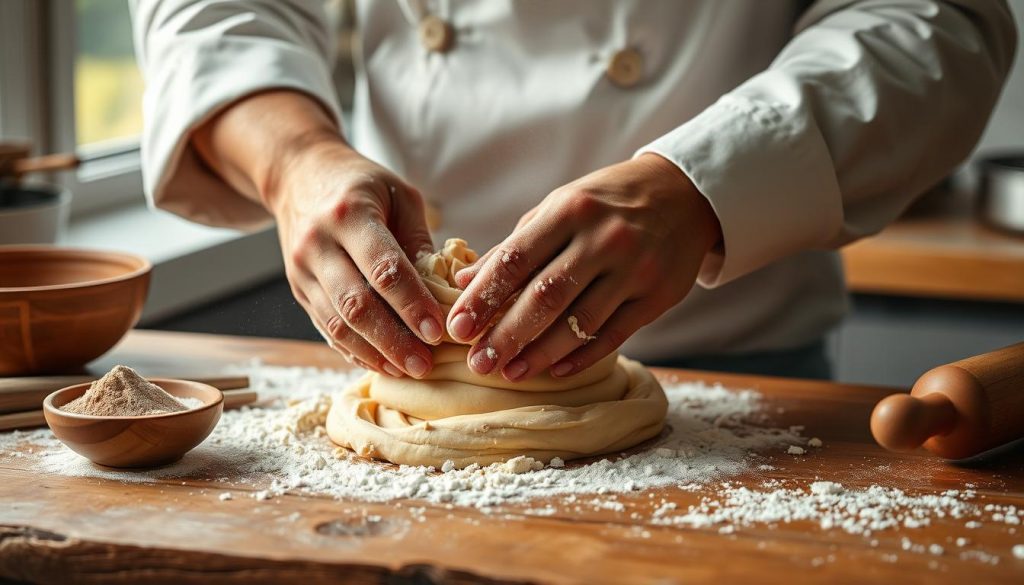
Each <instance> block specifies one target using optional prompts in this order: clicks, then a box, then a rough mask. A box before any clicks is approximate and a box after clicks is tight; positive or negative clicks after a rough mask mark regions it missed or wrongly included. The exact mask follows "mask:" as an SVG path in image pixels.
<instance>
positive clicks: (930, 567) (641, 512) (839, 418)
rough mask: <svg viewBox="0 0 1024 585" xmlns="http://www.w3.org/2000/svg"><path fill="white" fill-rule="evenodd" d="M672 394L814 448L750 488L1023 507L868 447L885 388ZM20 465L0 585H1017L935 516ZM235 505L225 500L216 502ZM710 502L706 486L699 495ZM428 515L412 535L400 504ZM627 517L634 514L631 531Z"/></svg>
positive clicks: (220, 357)
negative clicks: (732, 405)
mask: <svg viewBox="0 0 1024 585" xmlns="http://www.w3.org/2000/svg"><path fill="white" fill-rule="evenodd" d="M257 357H258V358H260V359H262V360H263V361H264V362H266V363H268V364H281V365H313V366H321V367H337V368H343V367H345V365H344V362H343V361H342V360H341V359H340V358H338V357H337V356H335V355H334V354H333V353H332V352H331V350H329V349H328V348H326V347H324V346H323V345H321V344H317V343H307V342H296V341H275V340H267V339H252V338H250V339H243V338H235V337H216V336H202V335H193V334H172V333H156V332H143V331H136V332H133V333H132V334H130V335H129V337H128V338H127V339H126V341H125V342H124V343H123V344H122V345H121V346H120V347H118V348H117V349H116V350H115V352H114V353H113V354H112V355H110V356H107V357H106V358H104V359H103V360H102V361H101V362H99V363H97V364H95V366H94V368H96V369H97V371H98V370H103V369H106V368H108V367H110V366H111V365H113V364H114V363H125V364H128V365H131V366H132V367H136V368H138V369H139V370H140V371H142V372H143V373H144V374H146V375H151V376H152V375H159V374H162V373H165V372H168V371H175V370H176V371H181V369H182V367H183V366H188V370H189V371H196V372H199V371H209V372H216V371H218V369H219V368H220V367H221V366H223V365H225V364H227V363H237V362H240V361H245V360H249V359H251V358H257ZM659 374H660V375H663V376H675V377H676V378H678V379H681V380H696V379H700V380H707V381H720V382H722V383H724V384H725V385H727V386H730V387H736V388H754V389H756V390H758V391H760V392H762V393H763V394H764V395H765V396H766V402H767V405H768V407H769V411H771V412H776V408H778V407H781V408H783V409H784V412H783V413H781V414H778V415H773V417H772V422H773V424H778V425H783V426H784V425H790V424H802V425H806V427H807V428H806V434H807V435H808V436H818V437H821V438H822V439H823V440H824V442H825V446H824V447H823V448H822V449H820V450H814V451H813V452H812V453H811V454H810V455H808V456H806V457H792V456H785V455H782V456H778V457H776V458H775V461H773V462H772V463H773V465H774V466H775V470H774V471H771V472H767V473H756V474H755V473H751V474H748V475H744V476H739V477H736V478H734V480H735V481H736V482H737V483H741V484H744V485H748V486H750V487H752V488H757V487H758V486H759V485H760V483H761V482H763V481H765V480H766V479H772V478H774V479H781V480H798V481H801V482H809V481H814V480H815V479H827V480H831V481H838V482H841V483H843V484H844V485H848V486H868V485H872V484H880V485H885V486H890V487H899V488H902V489H905V490H908V491H912V492H915V493H916V492H924V493H935V492H939V491H943V490H946V489H961V488H963V487H964V486H965V485H966V484H967V483H972V484H974V485H975V486H976V489H977V491H978V499H977V501H976V503H977V504H981V505H984V504H986V503H995V504H1004V505H1005V504H1014V505H1016V506H1018V508H1024V463H1022V460H1024V457H1022V451H1024V450H1022V449H1021V448H1020V447H1019V446H1018V447H1016V448H1011V449H1007V450H1004V452H1002V453H1000V454H995V455H993V456H990V457H988V458H985V459H981V460H978V461H975V462H973V463H972V464H970V465H963V464H961V465H953V464H950V463H946V462H942V461H939V460H936V459H934V458H932V457H930V456H928V455H926V454H925V453H924V452H923V451H922V452H916V453H913V454H909V455H907V454H902V455H898V454H892V453H888V452H885V451H882V450H881V449H880V448H878V447H877V446H875V445H874V443H873V442H872V441H871V439H870V436H869V433H868V424H867V422H868V417H869V414H870V411H871V407H872V406H873V405H874V403H875V402H876V401H877V400H878V399H879V398H881V397H883V396H885V395H887V394H888V393H890V392H892V389H889V388H870V387H856V386H845V385H838V384H829V383H822V382H809V381H796V380H786V379H776V378H761V377H750V376H733V375H721V374H714V373H708V372H683V371H677V372H665V371H662V372H659ZM33 467H34V464H33V456H32V454H30V453H28V454H23V455H22V456H20V457H6V456H4V455H3V454H0V575H2V576H5V577H7V578H11V579H18V580H25V581H37V582H43V583H74V582H80V583H101V582H109V583H135V582H146V583H191V582H200V581H212V582H223V583H274V582H301V583H336V582H353V583H435V582H437V583H467V582H517V583H518V582H551V583H564V582H585V583H599V582H618V583H780V584H782V583H786V584H791V583H811V582H828V583H854V582H878V583H901V584H902V583H964V582H972V583H1021V582H1024V560H1018V559H1015V558H1014V557H1013V555H1012V554H1011V552H1010V550H1011V547H1012V546H1013V545H1014V544H1017V543H1024V530H1022V529H1021V527H1019V528H1018V529H1016V530H1015V531H1014V532H1011V528H1012V527H1008V526H1006V525H1003V524H1000V523H995V522H985V523H983V524H982V525H981V526H980V527H978V528H976V529H973V530H968V529H966V528H965V527H964V520H963V519H952V518H945V519H940V520H938V521H935V522H933V523H932V525H930V526H927V527H924V528H918V529H912V530H910V529H900V530H890V531H884V532H876V533H875V534H874V535H873V536H872V538H873V539H875V540H876V541H877V542H876V543H875V546H872V544H871V541H870V539H866V538H864V537H863V536H857V535H851V534H847V533H845V532H842V531H839V530H829V531H825V530H821V529H820V528H819V527H818V526H817V525H814V524H811V523H807V522H794V523H791V524H782V525H778V526H774V527H771V526H755V527H749V528H743V529H740V530H738V531H737V532H735V533H733V534H720V533H719V532H718V530H717V528H714V527H712V528H707V529H694V528H684V527H665V526H657V525H651V524H650V523H649V519H650V517H651V512H652V511H653V509H654V508H655V507H656V505H657V504H656V502H657V503H660V502H661V500H662V499H664V500H668V501H671V502H674V503H676V504H677V505H678V506H679V508H683V509H685V508H686V507H687V506H689V505H691V504H695V503H697V502H698V501H699V500H700V498H701V496H702V495H706V494H707V493H710V492H705V493H702V492H686V491H682V490H677V489H659V490H656V491H655V492H653V493H654V495H655V496H656V497H651V493H649V492H640V493H634V494H631V495H624V496H621V497H620V498H619V499H620V501H622V502H623V503H624V504H625V505H626V510H625V511H624V512H617V511H613V510H594V509H590V508H583V509H582V510H581V511H576V510H570V509H565V508H564V507H560V506H557V505H556V507H557V508H558V511H557V513H556V514H554V515H552V516H544V517H537V516H532V515H530V514H528V513H527V511H528V509H529V508H536V507H538V506H542V505H543V504H544V502H542V501H541V502H531V503H530V504H528V505H510V506H505V507H504V509H503V510H502V511H501V513H500V514H493V513H492V514H485V513H483V512H482V511H480V510H476V509H461V508H452V509H448V508H446V507H445V506H444V505H431V504H423V503H421V502H411V501H404V502H390V503H361V502H352V501H338V500H334V499H330V498H323V497H312V496H299V495H285V496H282V497H277V498H274V499H272V500H267V501H258V500H255V499H253V498H250V497H244V496H245V490H252V489H253V488H252V487H251V486H244V485H239V484H234V483H232V482H231V481H230V480H229V481H224V480H214V479H206V478H196V479H193V480H189V481H185V482H182V481H180V480H176V481H170V480H168V481H158V482H154V483H151V484H124V483H119V482H115V481H111V480H103V479H96V478H78V477H62V476H54V475H41V474H40V473H37V472H34V471H33ZM224 490H231V491H232V492H235V493H236V497H235V499H233V500H230V501H220V500H219V499H218V495H219V494H220V493H221V492H222V491H224ZM709 490H710V488H709ZM424 505H425V506H426V510H425V512H423V515H424V516H425V517H426V520H425V521H422V522H420V521H417V517H416V516H415V515H414V514H412V513H410V510H409V508H410V507H411V506H417V507H419V506H424ZM634 513H636V514H635V515H634ZM961 536H964V537H969V539H970V543H971V544H970V547H969V548H971V549H972V550H973V549H976V550H979V551H982V552H985V553H986V554H992V555H996V556H998V557H999V562H998V563H995V564H993V563H991V562H982V561H980V560H978V559H975V558H961V557H960V556H958V555H957V554H956V547H955V546H953V545H952V544H948V545H946V549H947V550H948V551H950V552H949V553H947V554H943V555H939V556H936V555H932V554H928V553H915V552H912V551H905V550H903V546H902V541H901V539H902V538H903V537H908V538H910V539H911V540H912V541H913V542H925V543H927V542H942V543H944V544H945V543H947V542H950V541H951V540H953V539H955V538H956V537H961Z"/></svg>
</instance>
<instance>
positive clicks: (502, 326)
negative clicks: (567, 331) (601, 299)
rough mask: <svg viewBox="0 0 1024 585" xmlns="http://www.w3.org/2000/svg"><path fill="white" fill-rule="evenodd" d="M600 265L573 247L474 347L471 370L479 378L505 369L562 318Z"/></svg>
mask: <svg viewBox="0 0 1024 585" xmlns="http://www.w3.org/2000/svg"><path fill="white" fill-rule="evenodd" d="M601 265H602V264H601V261H600V260H599V259H598V258H596V257H594V256H593V255H589V254H586V252H585V248H584V247H583V246H582V245H580V244H573V245H570V246H569V247H568V248H567V249H566V250H564V251H563V252H562V253H561V254H559V255H558V256H557V257H556V258H555V259H554V260H553V261H552V262H551V263H550V264H548V265H547V266H545V267H544V268H543V269H542V270H541V271H540V272H539V273H538V274H537V276H536V278H534V279H533V280H531V281H530V283H529V286H527V287H526V288H525V289H523V292H522V293H521V294H520V295H519V297H518V298H517V299H516V300H515V302H513V303H512V306H510V307H509V308H508V311H506V312H505V314H504V315H502V316H501V318H500V319H498V322H497V323H495V324H494V327H492V328H491V329H490V330H488V331H487V332H486V333H484V335H483V337H481V338H480V340H479V341H477V343H476V344H474V346H473V347H472V348H471V349H470V351H469V367H470V368H471V369H472V370H473V371H475V372H477V373H479V374H488V373H490V372H491V371H492V370H494V369H499V370H500V369H502V368H504V367H505V364H507V363H508V362H509V360H511V359H512V358H514V357H515V356H517V355H519V352H521V351H522V350H523V348H524V347H526V345H527V344H529V343H530V342H531V341H533V340H534V339H536V338H537V337H539V336H540V335H541V334H542V333H543V332H544V331H545V330H546V329H548V328H549V327H550V326H551V325H552V323H554V322H555V321H556V320H558V319H559V318H560V316H561V315H562V313H563V312H564V311H565V310H566V309H567V308H569V304H570V303H572V302H573V301H574V300H576V297H578V296H579V295H580V294H581V293H582V292H583V291H584V289H585V288H586V287H587V286H588V285H589V284H590V283H591V281H593V279H595V278H597V275H598V273H599V271H600V269H601Z"/></svg>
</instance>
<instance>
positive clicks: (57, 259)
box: [0, 246, 151, 376]
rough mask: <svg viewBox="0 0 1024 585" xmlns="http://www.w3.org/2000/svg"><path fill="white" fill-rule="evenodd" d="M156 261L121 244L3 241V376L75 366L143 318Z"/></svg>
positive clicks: (0, 320) (0, 287) (0, 352)
mask: <svg viewBox="0 0 1024 585" xmlns="http://www.w3.org/2000/svg"><path fill="white" fill-rule="evenodd" d="M150 269H151V266H150V264H149V262H148V261H147V260H146V259H144V258H141V257H139V256H135V255H132V254H122V253H117V252H99V251H90V250H73V249H68V248H58V247H53V246H0V376H18V375H25V374H40V373H53V372H63V371H72V370H75V369H77V368H79V367H81V366H82V365H84V364H86V363H88V362H90V361H92V360H94V359H96V358H97V357H99V356H101V355H103V354H104V353H106V351H107V350H109V349H110V348H112V347H114V345H115V344H116V343H117V342H118V341H119V340H120V339H121V338H122V337H124V334H125V333H127V332H128V330H129V329H131V328H132V327H133V326H134V325H135V323H136V322H137V321H138V320H139V314H140V313H141V312H142V305H143V303H144V302H145V300H146V293H147V292H148V291H149V273H150Z"/></svg>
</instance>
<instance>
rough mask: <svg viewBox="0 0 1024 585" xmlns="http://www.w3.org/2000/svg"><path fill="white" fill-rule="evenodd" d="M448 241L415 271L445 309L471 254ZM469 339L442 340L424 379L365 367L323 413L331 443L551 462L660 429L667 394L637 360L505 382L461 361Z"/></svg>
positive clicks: (628, 443)
mask: <svg viewBox="0 0 1024 585" xmlns="http://www.w3.org/2000/svg"><path fill="white" fill-rule="evenodd" d="M476 258H477V256H476V254H475V253H474V252H473V251H472V250H470V249H469V248H467V247H466V243H465V242H464V241H462V240H458V239H451V240H448V242H446V243H445V246H444V248H443V249H442V250H441V251H440V252H437V253H434V254H430V255H428V256H424V257H422V258H420V259H419V260H418V261H417V262H416V268H417V270H418V271H419V272H420V275H421V277H422V278H423V281H424V283H426V285H427V288H428V289H429V290H430V292H431V293H432V294H433V295H434V297H435V298H436V299H437V300H438V302H439V303H440V305H441V309H442V310H443V311H444V312H445V313H446V314H447V312H448V311H449V310H450V309H451V307H452V305H453V304H454V303H455V301H456V300H457V299H458V297H459V295H460V294H461V293H462V291H461V290H459V289H458V288H457V287H456V286H455V283H454V275H455V273H457V272H458V271H459V270H460V269H462V268H463V267H464V266H467V265H469V264H472V263H473V262H474V261H475V260H476ZM468 351H469V346H468V345H462V344H457V343H454V342H453V341H452V340H451V339H450V338H446V339H445V340H444V341H443V342H442V343H441V344H440V345H438V346H437V347H435V348H434V349H433V354H434V363H435V365H434V369H433V371H431V373H430V374H429V375H428V376H427V377H426V378H425V379H422V380H416V379H414V378H408V377H406V378H392V377H390V376H382V375H379V374H376V373H373V372H371V373H368V374H367V375H366V376H364V377H363V378H362V379H360V380H359V381H358V382H356V383H355V384H353V385H352V386H351V387H349V388H346V389H345V390H344V391H343V392H342V393H341V395H340V396H338V397H336V398H335V400H334V402H333V404H332V406H331V410H330V412H329V413H328V416H327V433H328V435H329V436H330V438H331V440H333V441H334V442H335V443H337V444H339V445H341V446H343V447H348V448H350V449H352V450H353V451H355V452H356V453H358V454H359V455H361V456H364V457H372V458H374V459H383V460H386V461H390V462H392V463H398V464H404V465H433V466H434V467H441V465H443V464H444V462H445V461H449V460H450V461H452V462H453V463H454V464H455V466H456V467H460V468H461V467H465V466H467V465H470V464H473V463H479V464H481V465H487V464H490V463H495V462H501V461H506V460H508V459H511V458H513V457H517V456H520V455H526V456H529V457H533V458H534V459H537V460H540V461H544V462H548V461H550V460H551V459H552V458H554V457H559V458H561V459H564V460H568V459H575V458H579V457H587V456H591V455H601V454H604V453H610V452H614V451H621V450H623V449H627V448H629V447H632V446H633V445H636V444H638V443H640V442H643V441H645V440H647V439H649V438H651V437H654V436H655V435H657V434H658V433H660V432H661V428H662V426H663V423H664V419H665V412H666V410H667V408H668V401H667V400H666V398H665V392H664V391H663V390H662V388H661V385H660V384H659V383H658V381H657V380H656V379H655V378H654V376H653V375H652V374H651V373H650V372H649V371H648V370H647V369H646V368H644V366H643V365H641V364H640V363H639V362H635V361H633V360H630V359H627V358H624V357H621V356H619V355H617V354H612V355H609V356H608V357H606V358H604V359H602V360H601V361H600V362H598V363H596V364H594V365H593V366H592V367H590V368H588V369H586V370H584V371H582V372H580V373H578V374H576V375H574V376H570V377H567V378H553V377H551V375H550V374H548V373H546V372H545V373H543V374H540V375H537V376H535V377H534V378H531V379H530V380H526V381H524V382H509V381H508V380H506V379H505V378H503V377H502V376H501V374H500V373H492V374H489V375H486V376H481V375H480V374H477V373H475V372H473V371H472V370H470V369H469V367H468V366H467V365H466V355H467V353H468Z"/></svg>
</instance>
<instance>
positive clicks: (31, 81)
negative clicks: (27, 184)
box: [0, 0, 143, 218]
mask: <svg viewBox="0 0 1024 585" xmlns="http://www.w3.org/2000/svg"><path fill="white" fill-rule="evenodd" d="M75 16H76V12H75V6H74V3H73V0H45V1H36V0H4V1H3V2H0V47H2V49H3V52H2V54H3V57H2V58H0V133H2V134H3V136H4V137H5V139H12V140H22V139H24V140H29V141H30V142H31V143H32V145H33V147H34V151H35V152H77V153H78V155H79V157H80V159H81V161H82V164H81V165H80V166H79V168H78V169H76V170H74V171H69V172H64V173H59V174H57V175H55V176H50V177H47V178H46V180H48V181H50V182H54V183H58V184H60V185H62V186H64V187H66V188H67V189H69V190H70V191H71V193H72V199H71V217H72V218H74V217H76V216H79V215H83V214H87V213H92V212H95V211H98V210H101V209H104V208H110V207H115V206H123V205H129V204H137V203H141V202H142V201H143V198H142V197H143V184H142V167H141V163H142V159H141V154H140V152H139V145H138V143H137V142H134V141H130V142H129V143H128V144H126V145H125V146H122V147H121V148H105V149H102V150H91V151H90V149H86V150H80V149H79V148H78V143H77V139H76V129H75V91H74V89H75V53H76V51H77V42H76V26H75V24H76V23H75ZM18 56H20V57H21V58H20V59H19V58H18Z"/></svg>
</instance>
